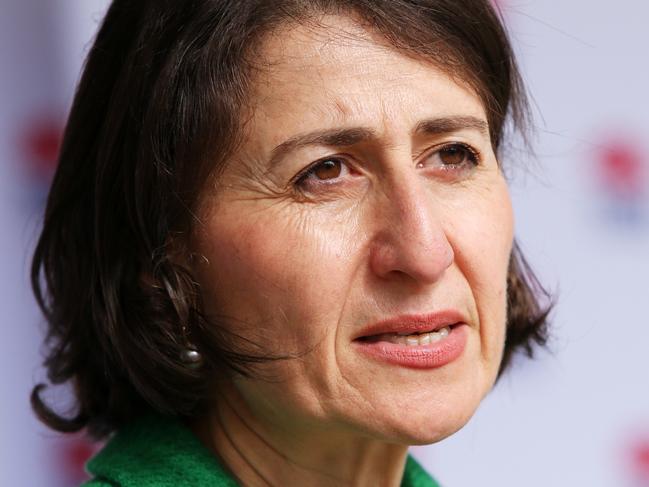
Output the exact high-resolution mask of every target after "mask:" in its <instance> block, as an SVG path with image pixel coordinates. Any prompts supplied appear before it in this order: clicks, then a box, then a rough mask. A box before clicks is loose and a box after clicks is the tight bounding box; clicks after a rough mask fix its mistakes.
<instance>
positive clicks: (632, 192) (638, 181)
mask: <svg viewBox="0 0 649 487" xmlns="http://www.w3.org/2000/svg"><path fill="white" fill-rule="evenodd" d="M595 162H596V166H597V167H596V169H597V170H596V175H597V179H598V181H597V185H598V188H599V194H600V199H601V201H602V203H603V204H604V212H605V214H606V216H607V217H608V219H609V220H611V221H613V222H615V223H620V224H623V225H627V226H631V227H638V226H643V225H645V224H647V223H649V219H648V218H647V213H648V212H649V206H648V205H647V203H648V201H647V196H648V195H649V170H648V169H649V168H648V165H649V155H648V154H647V152H646V151H645V150H643V147H642V145H641V144H640V143H639V142H636V141H634V140H631V139H629V138H626V137H624V138H623V137H619V138H609V139H608V141H607V142H605V143H603V144H601V145H599V146H598V148H597V152H596V154H595Z"/></svg>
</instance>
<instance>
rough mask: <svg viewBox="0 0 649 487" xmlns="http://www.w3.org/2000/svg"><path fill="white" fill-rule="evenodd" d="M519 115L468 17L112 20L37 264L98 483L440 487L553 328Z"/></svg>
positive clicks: (207, 14) (57, 360)
mask: <svg viewBox="0 0 649 487" xmlns="http://www.w3.org/2000/svg"><path fill="white" fill-rule="evenodd" d="M524 114H525V103H524V97H523V92H522V88H521V85H520V80H519V77H518V74H517V70H516V66H515V63H514V61H513V56H512V53H511V48H510V46H509V44H508V41H507V38H506V36H505V34H504V32H503V29H502V26H501V24H500V23H499V19H498V16H497V15H496V14H495V12H494V11H493V9H492V7H491V6H490V5H489V4H488V2H487V1H486V0H485V1H481V0H463V1H458V0H417V1H415V0H400V1H395V0H382V1H377V0H347V1H343V0H341V1H333V0H329V1H325V0H323V1H318V0H293V1H273V2H267V1H263V0H246V1H241V0H237V1H225V0H194V1H185V2H178V1H177V0H175V1H171V0H165V1H161V0H156V1H141V2H127V1H125V0H115V1H114V2H113V4H112V6H111V7H110V9H109V11H108V14H107V16H106V18H105V20H104V22H103V25H102V27H101V29H100V31H99V33H98V36H97V39H96V41H95V44H94V46H93V48H92V50H91V52H90V55H89V58H88V61H87V64H86V66H85V70H84V74H83V77H82V80H81V83H80V86H79V88H78V92H77V94H76V98H75V102H74V106H73V108H72V112H71V114H70V119H69V122H68V126H67V129H66V134H65V139H64V143H63V147H62V152H61V156H60V165H59V168H58V172H57V174H56V177H55V180H54V183H53V186H52V190H51V193H50V197H49V201H48V207H47V212H46V216H45V223H44V229H43V233H42V235H41V238H40V241H39V244H38V247H37V250H36V253H35V258H34V265H33V283H34V288H35V292H36V296H37V298H38V301H39V303H40V305H41V307H42V308H43V311H44V313H45V315H46V318H47V320H48V323H49V338H48V344H49V351H48V356H47V360H46V365H47V367H48V370H49V378H50V379H51V381H52V382H53V383H55V384H58V383H64V382H67V381H71V383H72V384H73V385H74V391H75V394H76V399H77V404H78V411H77V413H76V415H74V417H72V418H71V419H66V418H64V417H63V416H60V415H58V414H57V413H55V412H54V411H52V410H51V409H50V408H48V407H47V406H46V405H45V404H44V402H43V401H42V400H41V398H40V392H41V390H42V388H43V387H44V386H43V385H39V386H38V387H36V389H35V390H34V393H33V397H32V400H33V405H34V407H35V410H36V412H37V413H38V415H39V416H40V418H41V419H42V420H43V421H44V422H45V423H47V424H48V425H50V426H51V427H53V428H55V429H57V430H59V431H77V430H79V429H81V428H87V429H88V431H89V433H90V434H92V435H93V436H94V437H97V438H104V437H107V436H108V435H111V434H112V433H114V432H117V433H116V434H115V435H113V436H112V437H111V438H110V440H109V442H108V445H107V446H106V447H105V448H104V450H103V451H102V452H101V453H99V455H98V456H97V457H96V458H95V459H94V460H92V461H91V462H90V464H89V471H90V472H91V473H92V474H93V475H94V476H95V478H94V480H93V481H91V482H90V484H89V485H96V486H99V485H120V486H130V485H156V486H163V485H194V486H196V485H199V486H200V485H236V484H240V485H251V486H257V485H314V486H317V485H358V486H366V485H367V486H370V485H371V486H374V485H384V486H394V485H399V484H402V485H421V486H423V485H436V484H435V483H434V481H433V480H432V478H431V477H429V476H428V474H426V473H425V472H424V471H423V470H421V468H420V467H419V466H418V465H417V464H416V463H415V462H414V460H412V459H411V458H409V457H408V456H407V448H408V446H409V445H416V444H428V443H433V442H437V441H440V440H442V439H444V438H446V437H448V436H449V435H451V434H452V433H454V432H455V431H457V430H458V429H460V428H461V427H462V426H463V425H464V424H465V423H466V422H467V421H468V419H469V418H470V417H471V415H472V414H473V413H474V411H475V409H476V408H477V406H478V404H479V403H480V401H481V400H482V398H483V397H484V396H485V394H486V393H487V392H488V391H489V389H490V388H491V387H492V385H493V384H494V382H495V380H496V378H497V376H498V375H499V374H500V373H502V371H503V370H504V368H505V367H506V366H507V365H508V363H509V361H510V358H511V356H512V353H513V352H515V351H516V350H517V349H519V348H522V349H524V350H526V351H527V352H528V353H529V354H531V351H532V348H531V347H532V344H533V343H534V342H537V343H540V344H542V343H544V340H545V321H546V316H547V310H543V309H541V307H540V306H539V304H538V303H537V301H536V297H535V287H536V286H537V285H536V281H535V280H534V279H533V277H531V274H530V273H529V272H528V271H527V270H526V267H525V265H524V264H523V261H522V259H521V257H520V254H519V253H518V251H517V249H516V247H515V245H514V241H513V221H512V211H511V204H510V199H509V195H508V191H507V185H506V182H505V179H504V177H503V165H502V164H501V163H500V162H499V160H498V158H497V154H498V152H499V149H501V148H502V145H503V130H504V125H505V123H506V119H507V116H508V115H509V116H511V117H512V121H513V122H514V124H518V125H519V126H520V123H521V122H522V121H523V118H524Z"/></svg>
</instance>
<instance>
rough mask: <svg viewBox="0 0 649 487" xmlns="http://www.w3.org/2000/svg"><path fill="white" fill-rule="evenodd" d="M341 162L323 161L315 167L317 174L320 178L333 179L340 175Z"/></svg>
mask: <svg viewBox="0 0 649 487" xmlns="http://www.w3.org/2000/svg"><path fill="white" fill-rule="evenodd" d="M340 171H341V167H340V162H338V161H323V162H322V163H321V164H319V165H318V167H316V168H315V171H314V173H315V175H316V176H317V177H318V179H333V178H337V177H338V176H340Z"/></svg>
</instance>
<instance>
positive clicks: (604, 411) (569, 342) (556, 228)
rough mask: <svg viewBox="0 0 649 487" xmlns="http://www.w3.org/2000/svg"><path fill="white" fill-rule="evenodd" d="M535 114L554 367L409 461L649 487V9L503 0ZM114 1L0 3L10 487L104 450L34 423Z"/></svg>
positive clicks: (72, 478) (469, 474) (53, 479)
mask: <svg viewBox="0 0 649 487" xmlns="http://www.w3.org/2000/svg"><path fill="white" fill-rule="evenodd" d="M499 3H500V5H501V7H502V9H503V11H504V15H505V18H506V22H507V24H508V28H509V30H510V34H511V37H512V40H513V43H514V45H515V47H516V50H517V52H518V57H519V61H520V63H521V66H522V70H523V74H524V77H525V80H526V82H527V84H528V87H529V89H530V92H531V94H532V97H533V102H534V109H535V148H536V153H537V154H536V157H535V158H530V157H529V155H526V154H525V152H523V151H520V150H517V149H516V148H514V149H512V150H511V151H510V153H509V154H508V160H507V161H505V163H506V164H509V166H510V168H512V169H511V170H510V171H509V173H510V174H509V176H510V179H511V186H512V193H513V197H514V203H515V207H516V214H517V235H518V238H519V241H520V243H521V246H522V248H523V250H524V252H525V253H526V255H527V257H528V259H529V260H530V262H531V264H532V265H533V267H534V268H535V269H536V271H537V273H538V275H539V277H540V278H541V281H542V282H543V283H544V284H545V285H546V286H547V287H548V288H549V289H550V290H551V291H553V292H554V293H555V294H556V296H557V305H556V309H555V312H554V324H553V339H552V341H551V343H550V351H549V352H542V353H540V354H538V357H537V359H536V360H534V361H529V360H526V359H524V358H522V357H521V358H519V359H518V360H517V363H516V366H515V367H514V368H513V370H512V371H510V372H509V373H508V374H507V375H506V376H504V377H503V378H502V379H501V381H500V382H499V384H498V385H497V387H496V388H495V389H494V391H493V392H492V393H491V394H490V395H489V396H488V398H487V399H486V400H485V402H484V403H483V405H482V406H481V408H480V409H479V411H478V413H477V414H476V415H475V417H474V418H473V419H472V420H471V422H470V423H469V424H468V425H467V426H466V427H465V428H464V429H463V430H461V431H460V432H458V433H457V434H455V435H454V436H452V437H451V438H449V439H447V440H445V441H443V442H441V443H439V444H436V445H432V446H429V447H420V448H415V449H414V450H413V451H414V454H415V455H416V456H417V457H418V458H419V459H420V460H421V461H422V462H423V463H424V464H425V465H426V466H427V467H428V469H429V470H430V471H431V472H432V473H433V474H434V475H435V476H436V477H437V478H438V479H439V480H440V482H441V483H442V485H443V486H445V487H465V486H475V485H485V486H496V485H497V486H500V487H520V486H526V487H541V486H543V487H547V486H582V485H583V486H586V485H588V486H590V487H648V486H649V313H648V312H647V305H648V304H649V94H648V92H647V90H648V89H649V55H648V50H649V29H647V19H648V18H649V2H647V1H646V0H617V1H616V2H606V1H603V0H566V1H564V2H549V1H547V0H527V1H524V0H501V1H500V2H499ZM107 4H108V2H107V1H106V0H47V1H43V0H0V326H1V327H2V334H1V335H0V374H1V376H0V387H1V389H0V421H1V423H0V485H3V486H4V485H6V486H9V485H11V486H54V487H69V486H74V485H77V484H78V483H79V482H80V481H82V479H83V470H82V465H83V463H84V461H85V460H86V459H87V457H88V456H89V455H91V454H92V452H93V449H94V448H95V447H94V446H93V445H91V444H88V443H87V442H86V441H85V440H84V439H83V438H82V437H80V436H72V437H62V436H60V435H57V434H55V433H53V432H50V431H48V430H47V429H46V428H45V427H43V426H41V425H40V424H39V423H38V422H37V421H36V420H35V419H34V417H33V415H32V413H31V410H30V408H29V405H28V397H29V393H30V390H31V388H32V386H33V384H35V383H36V382H38V381H39V380H43V377H44V374H43V370H42V368H41V365H40V363H41V357H40V353H39V347H40V344H41V340H42V336H41V333H42V322H41V318H40V316H39V313H38V312H37V309H36V306H35V304H34V301H33V298H32V295H31V291H30V289H29V284H28V272H29V261H30V254H31V251H32V248H33V246H34V244H35V240H36V238H37V235H38V229H39V225H40V221H41V215H42V211H43V207H44V201H45V198H46V195H47V189H48V184H49V182H50V180H51V176H52V173H53V171H54V169H55V161H56V154H57V150H58V146H59V141H60V137H61V133H62V130H63V126H64V124H65V118H66V114H67V111H68V109H69V106H70V103H71V101H72V97H73V92H74V87H75V84H76V82H77V80H78V78H79V72H80V69H81V66H82V62H83V59H84V57H85V55H86V54H87V52H88V49H89V47H90V43H91V40H92V38H93V35H94V32H95V31H96V29H97V27H98V24H99V22H100V20H101V18H102V15H103V13H104V12H105V9H106V7H107Z"/></svg>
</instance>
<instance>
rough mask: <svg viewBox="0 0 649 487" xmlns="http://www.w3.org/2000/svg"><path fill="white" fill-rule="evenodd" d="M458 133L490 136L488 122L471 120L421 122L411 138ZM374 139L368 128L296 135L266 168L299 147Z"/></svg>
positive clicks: (273, 153) (276, 150)
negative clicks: (470, 132)
mask: <svg viewBox="0 0 649 487" xmlns="http://www.w3.org/2000/svg"><path fill="white" fill-rule="evenodd" d="M460 130H473V131H476V132H478V133H480V135H482V136H484V137H488V136H489V125H488V124H487V122H485V121H484V120H482V119H481V118H478V117H471V116H454V117H440V118H429V119H424V120H421V121H419V122H418V123H417V125H416V126H415V129H414V130H413V131H412V134H411V135H442V134H448V133H451V132H458V131H460ZM377 138H378V135H377V133H376V132H375V131H374V130H373V129H371V128H367V127H352V128H346V129H325V130H316V131H315V132H309V133H306V134H298V135H295V136H293V137H291V138H289V139H287V140H286V141H284V142H282V143H281V144H279V145H278V146H277V147H275V148H274V149H273V150H272V151H271V156H270V161H269V166H270V167H273V166H275V165H276V164H278V163H279V161H280V160H281V159H283V158H284V157H285V156H286V155H287V154H289V153H291V152H293V151H295V150H297V149H300V148H302V147H306V146H311V145H325V146H329V147H349V146H351V145H355V144H359V143H361V142H366V141H368V140H371V139H377Z"/></svg>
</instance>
